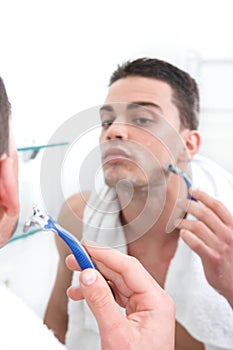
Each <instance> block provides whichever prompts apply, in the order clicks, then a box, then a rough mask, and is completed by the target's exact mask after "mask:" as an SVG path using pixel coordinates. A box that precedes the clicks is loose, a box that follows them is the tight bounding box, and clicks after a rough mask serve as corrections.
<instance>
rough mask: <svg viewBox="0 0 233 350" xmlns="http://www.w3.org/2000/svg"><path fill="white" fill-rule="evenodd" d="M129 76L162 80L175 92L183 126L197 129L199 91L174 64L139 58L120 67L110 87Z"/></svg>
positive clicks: (175, 101)
mask: <svg viewBox="0 0 233 350" xmlns="http://www.w3.org/2000/svg"><path fill="white" fill-rule="evenodd" d="M128 76H141V77H146V78H154V79H157V80H161V81H164V82H166V83H167V84H169V85H170V87H171V88H172V90H173V102H174V104H175V105H176V107H177V108H178V110H179V114H180V120H181V125H182V126H183V127H186V128H189V129H191V130H192V129H197V128H198V123H199V91H198V86H197V83H196V81H195V80H194V79H193V78H192V77H191V76H190V75H189V74H188V73H186V72H184V71H182V70H181V69H179V68H177V67H175V66H173V65H172V64H170V63H168V62H165V61H161V60H159V59H155V58H146V57H144V58H139V59H136V60H134V61H127V62H125V63H123V64H122V65H118V67H117V69H116V70H115V72H113V74H112V76H111V78H110V83H109V85H110V86H111V85H112V84H113V83H114V82H115V81H117V80H119V79H122V78H126V77H128Z"/></svg>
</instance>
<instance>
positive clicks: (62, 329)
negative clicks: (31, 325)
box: [44, 300, 68, 344]
mask: <svg viewBox="0 0 233 350" xmlns="http://www.w3.org/2000/svg"><path fill="white" fill-rule="evenodd" d="M44 323H45V324H46V326H47V327H48V328H49V329H51V330H52V331H53V333H54V335H55V336H56V337H57V338H58V339H59V341H60V342H61V343H63V344H65V336H66V332H67V326H68V314H67V310H65V309H61V307H59V305H57V303H55V302H53V300H51V301H50V302H49V304H48V307H47V309H46V312H45V316H44Z"/></svg>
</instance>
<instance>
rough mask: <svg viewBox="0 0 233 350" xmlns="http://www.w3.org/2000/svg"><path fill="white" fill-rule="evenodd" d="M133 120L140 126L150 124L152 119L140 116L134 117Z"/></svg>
mask: <svg viewBox="0 0 233 350" xmlns="http://www.w3.org/2000/svg"><path fill="white" fill-rule="evenodd" d="M134 122H135V123H136V124H137V125H140V126H147V125H150V124H151V123H152V120H151V119H148V118H143V117H140V118H137V119H135V120H134Z"/></svg>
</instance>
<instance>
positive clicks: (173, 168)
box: [166, 163, 182, 175]
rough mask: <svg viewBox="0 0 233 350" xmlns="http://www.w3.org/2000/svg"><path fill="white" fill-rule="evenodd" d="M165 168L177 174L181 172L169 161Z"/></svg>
mask: <svg viewBox="0 0 233 350" xmlns="http://www.w3.org/2000/svg"><path fill="white" fill-rule="evenodd" d="M166 170H168V171H170V172H171V173H174V174H177V175H181V173H182V171H181V170H180V169H178V168H176V167H175V166H174V165H172V164H171V163H169V164H167V165H166Z"/></svg>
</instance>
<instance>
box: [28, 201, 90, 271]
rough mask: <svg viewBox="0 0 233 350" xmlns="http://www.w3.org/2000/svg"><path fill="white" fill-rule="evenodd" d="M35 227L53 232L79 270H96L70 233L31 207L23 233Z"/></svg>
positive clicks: (78, 242) (79, 243)
mask: <svg viewBox="0 0 233 350" xmlns="http://www.w3.org/2000/svg"><path fill="white" fill-rule="evenodd" d="M35 225H39V226H40V227H41V229H42V230H44V231H53V232H55V233H57V234H58V236H59V237H61V238H62V239H63V241H64V242H65V243H66V244H67V245H68V247H69V248H70V250H71V251H72V253H73V254H74V256H75V259H76V261H77V263H78V264H79V266H80V268H81V270H84V269H87V268H94V269H96V266H95V264H94V263H93V261H92V260H91V258H90V256H89V255H88V253H87V251H86V250H85V249H84V247H83V246H82V244H81V242H80V241H79V240H78V239H76V238H75V237H74V236H73V235H72V234H71V233H70V232H68V231H66V230H65V229H64V228H63V227H61V226H60V225H58V224H57V222H55V221H54V220H53V219H52V218H51V217H50V216H48V215H47V214H44V213H43V212H42V211H41V210H40V209H39V208H38V207H37V206H36V205H33V207H32V213H31V215H30V216H29V218H28V219H27V220H26V221H25V223H24V227H23V231H24V232H27V231H28V230H29V228H31V227H33V226H35Z"/></svg>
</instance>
